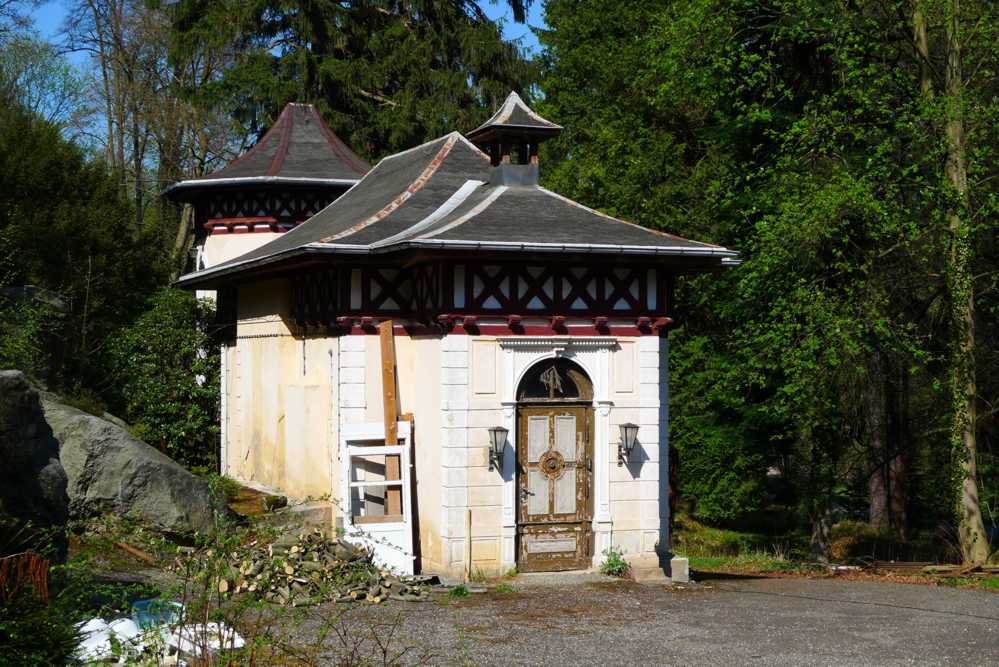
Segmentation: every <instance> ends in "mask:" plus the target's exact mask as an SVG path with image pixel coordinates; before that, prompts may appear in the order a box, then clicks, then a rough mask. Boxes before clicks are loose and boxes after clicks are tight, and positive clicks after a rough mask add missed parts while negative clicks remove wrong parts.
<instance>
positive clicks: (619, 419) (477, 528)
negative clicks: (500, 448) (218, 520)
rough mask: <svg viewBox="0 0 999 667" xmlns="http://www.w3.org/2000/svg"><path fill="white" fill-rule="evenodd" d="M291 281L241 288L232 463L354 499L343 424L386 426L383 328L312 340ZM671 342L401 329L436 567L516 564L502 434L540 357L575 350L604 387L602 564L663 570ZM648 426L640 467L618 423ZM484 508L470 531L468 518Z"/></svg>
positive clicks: (599, 490)
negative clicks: (493, 431)
mask: <svg viewBox="0 0 999 667" xmlns="http://www.w3.org/2000/svg"><path fill="white" fill-rule="evenodd" d="M288 294H289V290H288V286H287V284H286V283H284V282H282V281H269V282H263V283H260V284H257V285H251V286H247V287H242V288H241V294H240V298H239V320H238V325H237V340H236V343H235V345H234V346H233V347H231V348H230V349H229V350H228V351H227V353H226V363H225V366H226V368H225V370H226V379H225V388H226V390H227V396H226V397H225V402H226V403H225V409H224V410H223V412H224V418H225V428H224V433H225V442H224V444H223V451H224V453H225V468H226V472H227V473H228V474H230V475H232V476H233V477H235V478H237V479H242V480H247V481H251V482H256V483H259V484H263V485H267V486H271V487H276V488H279V489H281V490H282V491H283V492H284V493H286V494H287V495H288V496H289V497H290V498H293V499H302V498H305V497H308V496H312V497H321V496H329V497H331V498H332V499H333V500H334V501H339V498H340V489H339V486H340V481H339V472H338V471H339V469H340V468H339V430H340V427H341V425H343V424H357V423H363V422H381V421H382V410H383V408H382V387H381V382H382V380H381V366H380V344H379V339H378V336H375V335H348V336H339V337H315V338H304V339H303V338H302V337H301V335H299V334H298V332H296V331H295V328H294V326H293V325H291V324H290V323H289V321H288V320H287V314H288V303H287V298H288V297H287V295H288ZM667 350H668V348H667V342H666V339H664V338H658V337H655V336H644V337H609V336H607V337H603V336H599V337H597V336H588V337H587V336H583V337H572V338H569V337H561V336H554V337H531V336H516V337H514V336H510V337H495V336H471V335H448V336H422V337H414V338H410V337H408V336H405V335H401V334H397V335H396V357H397V373H398V382H399V402H400V413H406V412H411V413H413V415H414V418H415V433H414V448H413V457H412V460H413V466H414V469H415V472H416V483H415V504H414V510H415V511H416V512H418V517H419V518H418V523H419V527H418V530H419V544H420V552H421V553H420V556H421V559H422V563H421V564H422V567H423V569H424V571H433V572H441V573H446V574H450V575H452V576H460V575H461V573H462V572H463V571H464V569H465V567H466V560H465V559H466V556H465V554H466V540H468V539H470V540H471V555H472V563H473V567H474V568H476V569H479V570H482V571H483V572H487V573H502V572H505V571H507V570H509V569H510V568H512V567H514V566H515V561H516V552H515V548H514V547H515V537H516V508H515V497H516V493H515V476H514V464H515V459H516V456H515V454H514V453H513V452H511V451H509V450H508V452H507V456H506V459H505V461H504V470H503V471H502V473H501V472H499V471H493V472H490V471H489V470H488V454H487V452H488V442H489V437H488V428H489V427H491V426H496V425H504V426H506V427H507V428H508V429H509V436H508V437H509V444H510V446H511V447H513V448H515V447H516V437H517V433H516V428H515V423H514V421H515V414H516V400H515V394H516V387H517V383H518V382H519V379H520V378H521V376H522V375H523V374H524V372H525V371H526V370H527V369H528V368H529V367H530V366H531V365H533V364H534V363H536V362H538V361H540V360H542V359H546V358H552V357H554V356H561V355H564V356H566V357H568V358H570V359H572V360H573V361H575V362H576V363H578V364H579V365H580V366H582V367H583V368H584V369H585V370H586V372H587V374H588V375H589V376H590V379H591V381H592V382H593V385H594V404H593V408H594V415H595V429H594V436H595V438H594V440H595V442H594V465H595V470H594V520H593V529H594V532H595V549H594V551H595V555H594V565H595V566H596V565H598V564H599V562H600V561H601V560H602V559H603V555H602V554H603V552H604V550H606V549H608V548H610V547H612V546H613V547H616V548H618V549H620V550H622V551H623V552H624V553H625V555H626V557H627V558H629V560H631V561H632V562H633V564H646V565H649V564H654V563H655V562H656V561H657V545H662V547H661V550H662V551H663V553H665V548H666V545H667V535H666V526H667V525H668V522H667V518H668V516H667V499H668V493H667V488H666V484H667V481H668V474H667V472H666V471H667V460H666V453H667V452H668V445H667V434H668V429H667V419H668V381H667V378H666V367H667V363H666V362H667V359H666V356H667ZM628 421H632V422H634V423H637V424H639V426H640V429H639V444H638V448H637V450H636V452H635V453H634V454H633V456H632V462H631V463H630V464H629V465H628V466H624V467H618V465H617V443H618V437H619V436H618V433H619V430H618V425H619V424H621V423H624V422H628ZM469 511H471V520H472V530H471V535H467V534H466V529H465V521H466V517H467V513H468V512H469Z"/></svg>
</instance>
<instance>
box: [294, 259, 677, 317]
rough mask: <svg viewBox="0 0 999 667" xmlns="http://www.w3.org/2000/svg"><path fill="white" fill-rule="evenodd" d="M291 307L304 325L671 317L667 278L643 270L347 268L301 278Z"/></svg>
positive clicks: (443, 265)
mask: <svg viewBox="0 0 999 667" xmlns="http://www.w3.org/2000/svg"><path fill="white" fill-rule="evenodd" d="M292 285H293V286H292V292H293V294H292V307H293V311H294V317H295V319H296V321H298V322H299V323H301V324H309V325H312V324H325V325H332V324H334V323H338V322H339V321H340V320H343V321H345V322H346V321H355V320H356V321H360V319H359V318H363V317H366V318H376V319H377V318H378V317H386V316H388V317H406V318H412V319H415V320H418V321H422V322H439V321H441V320H442V318H443V319H444V320H446V321H451V320H452V319H454V318H460V319H462V320H463V321H465V323H466V324H468V323H469V322H473V323H474V322H475V321H476V320H477V318H479V317H489V316H499V317H504V318H507V320H508V321H509V322H510V323H511V324H512V325H513V326H519V325H520V323H521V322H522V320H523V319H524V318H544V319H548V320H550V321H551V322H552V326H562V325H563V323H564V322H565V321H566V319H567V318H578V317H582V318H589V319H592V320H593V321H594V322H595V323H596V324H595V326H598V327H600V326H607V324H608V322H609V318H611V319H612V318H620V317H627V318H632V317H633V318H638V319H641V320H642V321H643V322H645V323H646V324H647V325H648V324H649V323H651V322H654V321H655V320H657V319H659V318H662V317H664V316H667V315H669V314H670V313H671V312H672V304H671V297H672V277H671V276H670V275H669V274H668V272H667V270H665V269H661V268H653V267H648V266H634V267H632V266H606V265H595V266H587V267H582V266H565V265H548V266H543V265H540V264H533V265H532V264H487V265H482V264H472V263H462V264H457V265H456V264H451V263H447V262H425V263H421V264H416V265H413V266H409V267H384V266H374V265H364V266H345V265H340V266H338V267H337V268H335V269H327V270H319V271H313V272H306V273H302V274H299V275H298V276H296V278H295V279H294V280H293V283H292Z"/></svg>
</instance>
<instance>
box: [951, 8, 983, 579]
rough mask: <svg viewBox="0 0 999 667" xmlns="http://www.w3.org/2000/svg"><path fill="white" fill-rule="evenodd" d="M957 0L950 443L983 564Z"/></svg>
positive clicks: (963, 508)
mask: <svg viewBox="0 0 999 667" xmlns="http://www.w3.org/2000/svg"><path fill="white" fill-rule="evenodd" d="M959 28H960V18H959V6H958V0H950V2H949V3H948V5H947V20H946V32H947V67H946V93H947V105H946V109H947V124H946V136H947V165H946V173H947V179H948V181H949V182H950V185H951V187H952V188H953V189H954V192H955V194H956V200H957V203H956V204H955V205H954V206H953V208H952V209H951V211H950V213H949V214H948V231H949V232H950V254H949V258H948V259H949V264H950V266H948V271H947V282H948V288H949V292H950V321H951V327H952V330H953V332H954V341H953V354H952V359H951V368H950V396H951V403H952V406H951V410H952V422H951V443H952V445H953V447H954V451H955V452H956V454H957V459H958V462H959V465H960V471H961V489H960V497H959V499H958V520H959V522H960V523H959V526H958V537H959V539H960V543H961V554H962V556H963V558H964V562H965V563H983V562H985V561H986V560H988V557H989V542H988V537H987V535H986V533H985V525H984V523H983V521H982V510H981V507H980V505H979V502H978V464H977V457H978V443H977V441H976V438H975V394H976V387H975V358H974V350H975V317H974V315H975V299H974V292H973V285H972V275H971V266H972V264H971V257H972V239H971V230H970V225H969V224H968V222H967V221H966V220H965V218H964V216H966V215H967V206H966V202H967V198H968V174H967V167H966V164H965V151H966V147H965V136H964V104H963V102H964V101H963V85H964V81H963V80H962V76H963V75H962V71H961V41H960V30H959Z"/></svg>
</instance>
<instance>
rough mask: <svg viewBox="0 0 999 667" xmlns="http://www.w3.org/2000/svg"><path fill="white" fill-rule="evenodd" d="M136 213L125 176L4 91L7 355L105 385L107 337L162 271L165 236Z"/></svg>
mask: <svg viewBox="0 0 999 667" xmlns="http://www.w3.org/2000/svg"><path fill="white" fill-rule="evenodd" d="M131 220H132V211H131V206H130V204H129V203H128V201H127V200H126V199H125V198H124V197H123V195H122V193H121V190H120V186H119V182H118V179H117V178H116V177H115V176H114V175H113V174H111V173H109V172H108V170H107V168H106V167H105V165H104V164H103V163H102V162H101V161H100V160H93V159H87V157H86V155H85V154H84V151H83V150H81V149H80V148H79V147H78V146H77V145H75V144H74V143H72V142H69V141H66V140H65V139H63V138H62V136H61V135H60V130H59V128H58V127H57V126H55V125H53V124H51V123H48V122H46V121H44V120H41V119H39V118H38V117H37V116H35V115H33V114H32V113H30V112H28V111H26V110H24V109H23V108H22V107H20V106H19V105H18V104H16V103H14V102H11V101H8V100H6V99H5V98H3V97H2V96H0V290H2V293H0V310H2V311H3V314H4V315H7V316H8V317H4V318H3V323H2V324H0V328H2V330H3V333H4V335H3V336H2V338H3V343H0V348H2V352H0V354H2V355H3V356H4V361H5V363H17V364H18V365H22V366H23V367H24V368H25V370H27V371H29V372H32V373H33V374H34V375H35V377H36V379H42V380H45V381H46V382H47V384H48V385H49V387H50V388H51V389H53V390H60V389H62V390H65V391H66V392H67V393H75V392H76V391H77V390H78V389H79V388H80V387H81V386H83V387H86V388H89V389H90V390H92V391H94V392H96V393H98V394H103V393H104V392H105V391H106V390H107V388H108V386H107V373H106V371H105V369H104V368H103V366H104V363H105V359H104V352H105V351H106V349H107V345H108V343H109V342H110V340H111V339H112V338H113V336H114V334H115V332H116V331H117V329H118V328H119V327H121V326H122V324H124V323H126V322H128V321H129V320H130V319H131V318H133V317H134V316H135V315H137V314H138V313H139V312H140V311H141V309H142V307H143V306H144V303H145V301H146V298H147V296H148V295H149V294H150V293H151V292H152V291H153V288H154V286H155V285H156V284H158V283H160V282H162V280H163V278H164V276H163V274H162V272H161V271H160V266H161V264H160V261H159V259H158V256H157V255H158V252H159V248H158V245H157V244H156V243H154V242H152V241H151V239H150V238H148V237H147V236H145V235H144V233H140V232H138V231H136V230H135V229H134V227H133V226H132V225H131ZM24 286H32V287H24ZM15 295H17V296H18V298H17V299H14V296H15Z"/></svg>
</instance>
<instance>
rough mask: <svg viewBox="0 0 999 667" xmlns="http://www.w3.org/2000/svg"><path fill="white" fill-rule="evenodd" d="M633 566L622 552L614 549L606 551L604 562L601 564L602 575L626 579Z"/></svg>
mask: <svg viewBox="0 0 999 667" xmlns="http://www.w3.org/2000/svg"><path fill="white" fill-rule="evenodd" d="M630 571H631V566H630V565H628V561H626V560H625V559H624V556H622V555H621V552H620V551H619V550H617V549H615V548H613V547H611V548H610V549H607V550H606V551H604V562H603V563H601V564H600V573H601V574H606V575H608V576H611V577H626V576H628V573H629V572H630Z"/></svg>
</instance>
